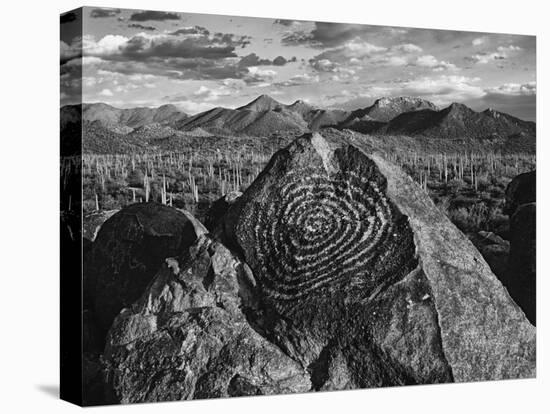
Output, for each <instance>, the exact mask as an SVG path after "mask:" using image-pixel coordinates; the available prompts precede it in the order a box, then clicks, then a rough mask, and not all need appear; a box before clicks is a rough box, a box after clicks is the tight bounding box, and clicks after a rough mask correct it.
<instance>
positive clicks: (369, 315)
mask: <svg viewBox="0 0 550 414" xmlns="http://www.w3.org/2000/svg"><path fill="white" fill-rule="evenodd" d="M224 231H225V235H226V237H227V240H229V241H230V242H231V245H232V247H233V248H234V249H236V251H239V252H240V253H241V254H242V255H243V257H244V258H245V260H246V262H247V264H248V265H250V267H251V269H252V271H253V274H254V276H255V278H256V281H257V285H258V287H257V293H256V298H257V300H258V303H257V304H256V306H255V308H254V309H253V311H251V312H250V313H249V317H250V320H251V322H252V323H253V324H254V326H256V327H257V330H258V331H260V332H262V333H263V335H265V336H266V337H267V338H269V339H270V340H271V341H273V342H274V343H276V344H277V345H278V346H279V347H280V348H281V349H283V350H284V351H285V353H287V354H288V355H290V356H291V357H292V358H293V359H296V360H298V361H300V362H301V363H302V365H303V366H305V367H308V370H309V372H310V374H311V379H312V383H313V387H314V389H341V388H354V387H374V386H384V385H397V384H418V383H436V382H450V381H457V382H462V381H475V380H495V379H503V378H522V377H532V376H534V375H535V329H534V327H533V326H532V325H531V324H530V323H529V322H528V321H527V319H526V318H525V316H524V314H523V312H521V310H520V309H519V308H518V307H517V306H516V304H515V303H513V302H512V300H511V299H510V297H509V296H508V294H507V292H506V290H505V289H504V288H503V286H502V285H501V284H500V282H499V281H498V280H497V278H496V277H495V276H494V274H493V273H492V272H491V270H490V268H489V266H488V265H487V263H486V262H485V261H484V260H483V258H482V256H481V255H480V253H479V252H478V251H477V250H476V249H475V247H474V246H473V245H472V243H471V242H470V241H469V240H468V239H467V238H466V237H465V236H464V235H463V234H462V233H461V232H460V231H459V230H458V229H457V228H456V227H455V226H454V225H453V224H452V223H451V222H450V221H449V220H448V219H447V218H446V217H445V216H444V215H443V214H442V213H441V212H440V211H439V210H438V209H437V208H436V207H435V205H434V204H433V202H432V201H431V200H430V198H429V197H428V196H427V195H426V194H425V193H423V192H422V191H420V189H419V187H418V186H417V184H415V183H414V182H413V180H412V179H411V178H410V177H409V176H407V175H406V174H405V173H403V172H402V171H401V170H399V169H398V168H397V167H395V166H393V165H390V164H389V163H388V162H386V161H385V160H384V159H383V158H382V157H380V156H379V155H376V154H370V155H366V154H365V153H363V152H362V151H361V150H359V149H357V148H356V147H354V146H352V145H348V144H347V143H343V142H328V141H327V140H325V139H324V138H323V137H321V136H320V135H318V134H314V135H313V136H312V135H306V136H303V137H301V138H299V139H297V140H296V141H294V143H292V144H291V145H290V146H288V147H287V148H284V149H282V150H281V151H279V152H278V153H277V154H275V155H274V156H273V158H272V159H271V161H270V162H269V164H268V166H267V167H266V168H265V170H264V171H263V172H262V173H261V174H260V176H259V177H258V178H257V179H256V180H255V181H254V183H253V184H252V185H251V186H250V187H249V188H248V190H247V191H246V192H245V193H244V194H243V196H242V197H240V198H239V200H238V201H237V202H236V203H235V204H234V205H233V206H232V207H230V209H229V211H228V213H227V215H226V219H225V223H224Z"/></svg>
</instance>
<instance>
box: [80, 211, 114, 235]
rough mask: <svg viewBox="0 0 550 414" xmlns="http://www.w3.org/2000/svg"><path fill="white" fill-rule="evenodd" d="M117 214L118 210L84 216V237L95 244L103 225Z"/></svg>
mask: <svg viewBox="0 0 550 414" xmlns="http://www.w3.org/2000/svg"><path fill="white" fill-rule="evenodd" d="M117 212H118V210H104V211H98V212H94V213H90V214H88V215H86V216H84V218H83V219H82V237H84V238H85V239H88V240H89V241H90V242H93V241H94V240H95V238H96V237H97V233H98V232H99V229H100V228H101V226H102V225H103V223H105V222H106V221H107V220H109V219H110V218H111V217H112V216H113V215H114V214H116V213H117Z"/></svg>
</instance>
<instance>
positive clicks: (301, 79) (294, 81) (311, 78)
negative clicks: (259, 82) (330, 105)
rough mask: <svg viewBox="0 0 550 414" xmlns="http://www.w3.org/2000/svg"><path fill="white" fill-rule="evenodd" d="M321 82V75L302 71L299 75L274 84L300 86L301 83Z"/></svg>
mask: <svg viewBox="0 0 550 414" xmlns="http://www.w3.org/2000/svg"><path fill="white" fill-rule="evenodd" d="M317 82H319V75H310V74H308V73H301V74H298V75H294V76H292V77H291V78H290V79H287V80H286V81H283V82H277V83H275V84H274V86H299V85H310V84H312V83H317Z"/></svg>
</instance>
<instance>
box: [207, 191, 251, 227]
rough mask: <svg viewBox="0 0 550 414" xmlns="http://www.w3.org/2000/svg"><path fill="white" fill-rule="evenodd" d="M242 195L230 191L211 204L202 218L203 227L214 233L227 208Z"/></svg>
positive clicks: (238, 192)
mask: <svg viewBox="0 0 550 414" xmlns="http://www.w3.org/2000/svg"><path fill="white" fill-rule="evenodd" d="M242 194H243V193H241V192H240V191H231V192H229V193H227V194H225V195H224V196H223V197H220V198H219V199H217V200H216V201H215V202H214V203H212V205H211V206H210V208H209V209H208V211H207V212H206V216H205V218H204V225H205V226H206V228H208V229H209V230H210V231H214V229H215V228H216V227H218V226H219V225H220V223H221V220H222V218H223V216H224V215H225V213H226V212H227V210H228V209H229V207H230V206H231V205H232V204H234V203H235V201H237V199H238V198H239V197H240V196H241V195H242Z"/></svg>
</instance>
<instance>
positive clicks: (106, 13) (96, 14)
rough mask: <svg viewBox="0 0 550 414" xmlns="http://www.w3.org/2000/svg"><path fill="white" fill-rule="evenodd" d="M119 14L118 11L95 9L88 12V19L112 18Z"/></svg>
mask: <svg viewBox="0 0 550 414" xmlns="http://www.w3.org/2000/svg"><path fill="white" fill-rule="evenodd" d="M118 14H120V9H109V8H97V9H92V11H91V12H90V17H91V18H94V19H99V18H104V17H114V16H116V15H118Z"/></svg>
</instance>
